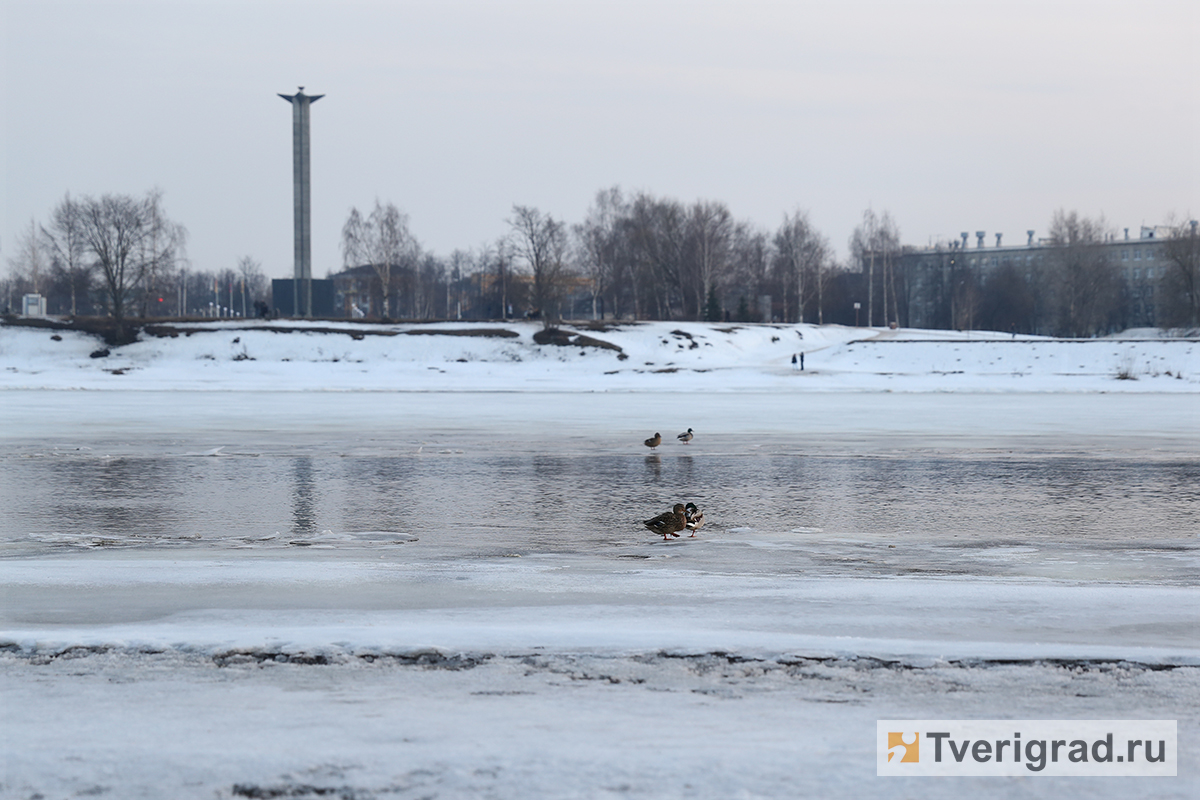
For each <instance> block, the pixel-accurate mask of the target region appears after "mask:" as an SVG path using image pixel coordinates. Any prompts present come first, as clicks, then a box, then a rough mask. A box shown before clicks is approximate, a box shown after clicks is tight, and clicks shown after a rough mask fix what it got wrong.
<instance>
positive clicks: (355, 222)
mask: <svg viewBox="0 0 1200 800" xmlns="http://www.w3.org/2000/svg"><path fill="white" fill-rule="evenodd" d="M419 249H420V248H419V246H418V245H417V242H416V239H415V238H414V237H413V235H412V234H411V233H410V232H409V229H408V215H407V214H404V213H402V212H401V211H400V210H399V209H398V208H396V206H395V205H394V204H392V203H388V204H387V205H381V204H380V202H379V200H378V198H377V199H376V200H375V207H374V208H373V209H372V210H371V213H370V215H369V216H367V217H363V216H362V214H360V213H359V211H358V209H357V208H353V207H352V208H351V209H350V215H349V217H348V218H347V219H346V224H345V225H343V226H342V262H343V264H344V265H345V266H346V267H356V266H362V265H367V264H369V265H370V266H371V267H372V268H373V269H374V271H375V274H376V276H378V278H379V286H380V289H381V291H382V293H383V303H382V311H383V313H382V316H383V317H384V318H385V319H386V318H388V317H390V316H391V305H390V303H391V295H392V279H393V276H394V275H395V272H396V270H397V269H400V268H403V267H412V268H415V266H416V265H415V264H414V263H413V262H415V261H416V254H417V251H418V250H419Z"/></svg>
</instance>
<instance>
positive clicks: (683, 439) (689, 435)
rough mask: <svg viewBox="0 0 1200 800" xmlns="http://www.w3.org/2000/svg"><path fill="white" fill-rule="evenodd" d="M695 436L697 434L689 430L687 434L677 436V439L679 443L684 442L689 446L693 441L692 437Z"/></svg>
mask: <svg viewBox="0 0 1200 800" xmlns="http://www.w3.org/2000/svg"><path fill="white" fill-rule="evenodd" d="M695 435H696V434H694V433H692V429H691V428H688V429H687V433H681V434H679V435H678V436H676V437H675V438H676V439H678V440H679V441H681V442H683V443H684V444H687V443H688V442H690V441H691V440H692V437H693V436H695Z"/></svg>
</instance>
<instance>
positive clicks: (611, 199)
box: [575, 186, 627, 319]
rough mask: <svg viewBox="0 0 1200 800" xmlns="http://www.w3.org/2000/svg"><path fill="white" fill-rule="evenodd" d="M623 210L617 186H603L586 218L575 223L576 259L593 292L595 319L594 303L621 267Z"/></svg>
mask: <svg viewBox="0 0 1200 800" xmlns="http://www.w3.org/2000/svg"><path fill="white" fill-rule="evenodd" d="M626 209H627V204H626V203H625V199H624V198H623V197H622V196H621V190H620V189H619V188H618V187H616V186H614V187H612V188H610V189H603V190H601V191H599V192H597V193H596V199H595V200H594V201H593V202H592V207H591V208H590V209H588V214H587V218H586V219H585V220H584V221H583V223H582V224H580V225H576V226H575V237H576V240H577V242H578V247H579V258H578V261H579V264H580V266H581V267H582V269H583V273H584V275H586V276H587V278H588V287H589V289H590V290H591V294H592V319H596V314H597V304H598V302H602V300H601V298H602V297H603V295H604V293H605V291H607V290H608V288H609V287H610V286H611V285H612V284H613V283H614V282H615V281H616V280H617V276H618V274H619V272H620V269H621V254H622V250H623V248H622V246H621V245H622V239H621V235H620V234H621V227H622V226H621V221H622V216H623V215H624V214H625V212H626Z"/></svg>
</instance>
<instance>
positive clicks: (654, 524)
mask: <svg viewBox="0 0 1200 800" xmlns="http://www.w3.org/2000/svg"><path fill="white" fill-rule="evenodd" d="M642 524H643V525H645V526H646V527H647V528H648V529H650V530H652V531H654V532H655V533H661V534H662V537H663V541H666V540H667V538H668V537H670V536H674V537H675V538H676V539H678V538H679V532H680V531H681V530H683V529H684V528H686V527H687V514H685V513H684V506H683V503H676V504H675V508H673V509H671V510H670V511H668V512H666V513H665V514H659V515H658V516H657V517H654V518H653V519H648V520H645V521H643V522H642Z"/></svg>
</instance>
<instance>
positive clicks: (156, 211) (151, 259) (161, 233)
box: [138, 189, 187, 317]
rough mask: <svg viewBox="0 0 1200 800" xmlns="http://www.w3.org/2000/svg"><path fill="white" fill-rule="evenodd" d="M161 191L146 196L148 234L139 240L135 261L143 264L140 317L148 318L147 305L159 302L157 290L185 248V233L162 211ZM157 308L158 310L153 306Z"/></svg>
mask: <svg viewBox="0 0 1200 800" xmlns="http://www.w3.org/2000/svg"><path fill="white" fill-rule="evenodd" d="M162 195H163V193H162V190H161V189H152V190H150V191H149V192H147V194H146V199H145V201H144V202H145V203H146V212H147V230H146V235H145V236H143V237H142V240H141V244H140V247H139V253H138V258H139V260H140V261H141V262H142V263H143V264H144V271H145V275H144V279H143V283H144V285H143V286H142V290H143V291H142V316H143V317H148V316H151V314H150V305H151V304H152V303H155V302H162V301H163V298H162V296H161V295H159V289H160V286H161V285H162V284H163V283H164V282H166V281H168V280H169V279H171V278H172V277H173V275H172V273H173V272H174V267H175V263H176V260H177V259H178V258H179V257H180V256H182V253H183V249H184V247H185V246H186V244H187V229H186V228H185V227H183V226H182V225H179V224H177V223H174V222H171V221H170V220H169V219H167V217H166V214H165V212H164V211H163V208H162ZM155 308H156V309H157V308H159V306H157V305H156V306H155Z"/></svg>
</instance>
